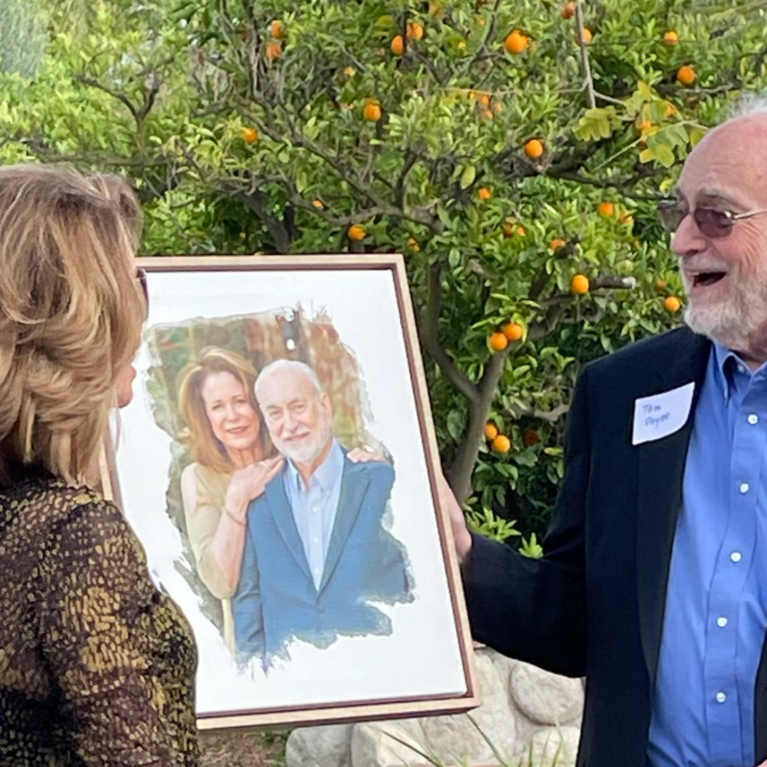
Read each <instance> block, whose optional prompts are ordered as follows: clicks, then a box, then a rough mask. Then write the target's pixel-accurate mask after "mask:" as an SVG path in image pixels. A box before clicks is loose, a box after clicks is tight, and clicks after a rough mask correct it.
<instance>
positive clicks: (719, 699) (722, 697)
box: [716, 692, 727, 703]
mask: <svg viewBox="0 0 767 767" xmlns="http://www.w3.org/2000/svg"><path fill="white" fill-rule="evenodd" d="M726 700H727V696H726V695H725V694H724V693H723V692H718V693H717V694H716V702H717V703H724V702H725V701H726Z"/></svg>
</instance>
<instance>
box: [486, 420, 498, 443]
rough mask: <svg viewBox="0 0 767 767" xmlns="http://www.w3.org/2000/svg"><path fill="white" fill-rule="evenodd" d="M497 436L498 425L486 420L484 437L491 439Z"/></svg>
mask: <svg viewBox="0 0 767 767" xmlns="http://www.w3.org/2000/svg"><path fill="white" fill-rule="evenodd" d="M497 436H498V427H497V426H496V425H495V424H494V423H492V422H491V421H488V422H487V423H486V424H485V439H489V440H491V441H492V440H494V439H495V438H496V437H497Z"/></svg>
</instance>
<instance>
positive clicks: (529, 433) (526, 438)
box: [522, 428, 541, 447]
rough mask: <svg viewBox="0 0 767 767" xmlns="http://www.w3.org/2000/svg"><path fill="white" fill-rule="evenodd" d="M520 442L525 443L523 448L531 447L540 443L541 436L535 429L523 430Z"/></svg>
mask: <svg viewBox="0 0 767 767" xmlns="http://www.w3.org/2000/svg"><path fill="white" fill-rule="evenodd" d="M522 441H523V442H524V443H525V447H532V446H533V445H537V444H538V443H539V442H540V441H541V435H540V434H538V432H537V431H536V430H535V429H532V428H531V429H525V431H524V434H523V435H522Z"/></svg>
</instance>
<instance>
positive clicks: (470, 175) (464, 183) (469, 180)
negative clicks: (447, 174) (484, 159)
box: [458, 165, 477, 189]
mask: <svg viewBox="0 0 767 767" xmlns="http://www.w3.org/2000/svg"><path fill="white" fill-rule="evenodd" d="M476 177H477V169H476V167H474V166H473V165H467V166H466V167H465V168H464V169H463V172H462V173H461V180H460V181H459V182H458V183H459V185H460V187H461V189H468V188H469V187H470V186H471V185H472V184H473V183H474V179H475V178H476Z"/></svg>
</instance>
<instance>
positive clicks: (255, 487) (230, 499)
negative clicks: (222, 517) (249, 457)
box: [226, 455, 285, 522]
mask: <svg viewBox="0 0 767 767" xmlns="http://www.w3.org/2000/svg"><path fill="white" fill-rule="evenodd" d="M284 460H285V459H284V458H283V457H282V456H281V455H278V456H275V457H274V458H267V459H266V460H265V461H259V462H258V463H254V464H251V465H250V466H246V467H245V468H244V469H239V470H237V471H235V472H234V474H232V480H231V482H230V483H229V488H228V490H227V492H226V508H227V509H229V511H230V512H231V513H232V514H234V515H235V516H236V517H238V518H239V519H240V520H241V521H243V522H244V520H245V514H246V513H247V510H248V504H249V503H250V502H251V501H253V500H255V499H256V498H258V497H259V496H260V495H261V494H262V493H263V492H264V488H265V487H266V485H267V484H268V483H269V482H270V481H271V480H272V479H274V477H276V476H277V474H278V473H279V471H280V470H281V469H282V464H283V463H284Z"/></svg>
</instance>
